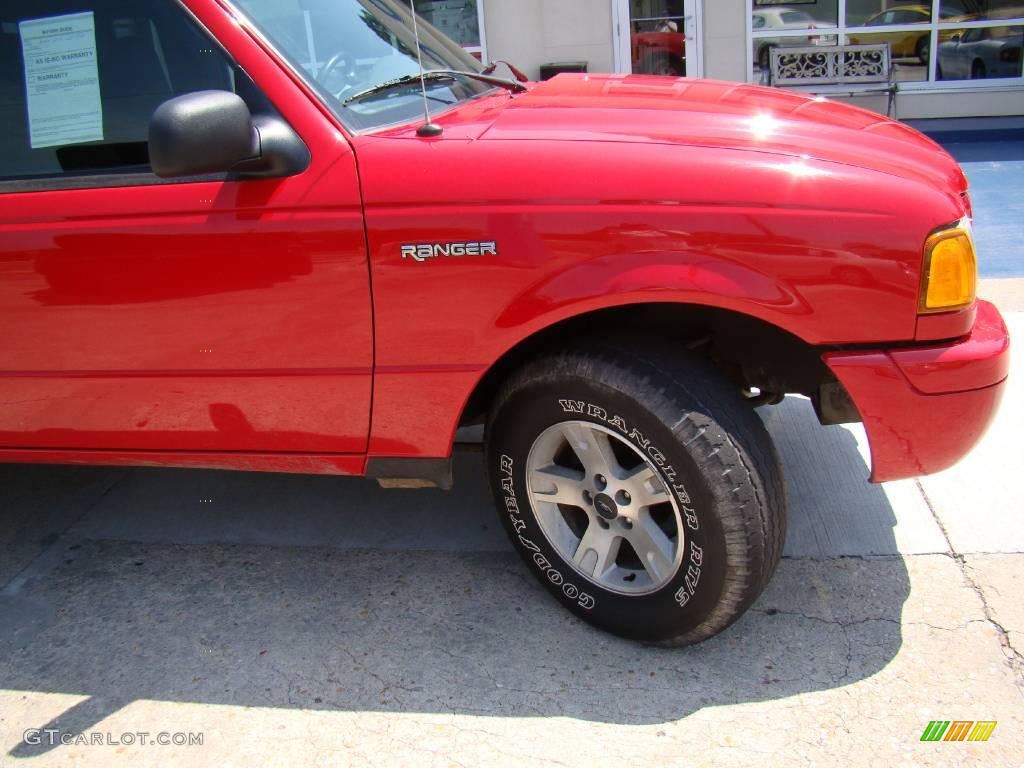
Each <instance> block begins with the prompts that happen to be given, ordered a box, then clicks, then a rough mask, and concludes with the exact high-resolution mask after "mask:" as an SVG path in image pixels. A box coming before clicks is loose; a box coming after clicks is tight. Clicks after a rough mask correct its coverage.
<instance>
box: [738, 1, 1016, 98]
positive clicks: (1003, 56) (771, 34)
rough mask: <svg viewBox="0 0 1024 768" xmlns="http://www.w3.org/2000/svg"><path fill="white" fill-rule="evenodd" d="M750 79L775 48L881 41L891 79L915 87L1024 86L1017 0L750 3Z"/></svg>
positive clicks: (763, 74)
mask: <svg viewBox="0 0 1024 768" xmlns="http://www.w3.org/2000/svg"><path fill="white" fill-rule="evenodd" d="M750 11H751V17H750V18H751V24H750V40H751V47H750V50H751V59H750V60H751V72H750V79H751V81H752V82H766V81H767V69H768V66H769V58H770V51H771V49H772V48H773V47H776V46H818V45H834V44H836V43H837V42H839V43H843V44H846V43H868V44H877V43H888V45H889V50H890V52H891V54H892V61H893V70H894V72H895V77H896V80H897V81H899V82H901V83H907V84H914V83H917V84H919V85H917V86H914V85H911V87H912V88H913V87H917V88H920V89H927V88H930V87H943V86H944V85H948V84H952V83H955V84H956V85H958V86H963V85H965V84H970V85H973V86H978V87H983V86H987V85H1005V84H1024V57H1022V55H1021V49H1022V42H1024V0H918V1H917V2H915V0H789V2H783V1H782V0H752V2H751V4H750Z"/></svg>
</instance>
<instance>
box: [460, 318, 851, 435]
mask: <svg viewBox="0 0 1024 768" xmlns="http://www.w3.org/2000/svg"><path fill="white" fill-rule="evenodd" d="M652 329H654V331H653V332H652ZM635 334H642V344H643V346H653V345H656V344H661V345H664V346H665V348H666V349H668V350H669V351H671V350H672V349H677V350H679V351H680V352H682V351H686V350H689V351H691V352H692V351H694V350H697V351H699V352H701V353H702V354H704V355H706V356H707V357H708V358H709V359H710V360H711V361H712V362H713V363H714V364H715V365H716V367H718V368H719V369H721V370H722V371H723V372H724V373H725V374H726V375H727V376H729V378H730V379H731V380H733V381H734V382H735V383H736V384H737V386H739V387H741V388H750V387H757V388H758V389H760V390H762V392H768V393H774V394H779V395H782V394H785V393H786V392H800V393H803V394H807V395H808V396H811V395H813V394H815V393H816V391H817V388H818V386H819V385H820V384H821V383H822V382H823V381H827V380H831V378H832V376H831V374H830V372H829V370H828V368H827V366H825V365H824V363H823V362H822V359H821V355H822V353H823V351H825V349H824V348H821V347H818V346H815V345H813V344H811V343H809V342H807V341H805V340H804V339H802V338H799V337H798V336H796V335H794V334H792V333H790V332H789V331H787V330H785V329H783V328H781V327H779V326H777V325H774V324H772V323H770V322H768V321H766V320H763V319H760V318H758V317H755V316H754V315H751V314H746V313H743V312H739V311H736V310H732V309H725V308H722V307H716V306H712V305H708V304H697V303H685V302H671V301H659V302H644V303H631V304H618V305H614V306H606V307H601V308H597V309H586V310H582V311H580V312H578V313H576V314H572V315H570V316H568V317H563V318H561V319H559V320H558V321H555V322H552V323H550V324H548V325H545V326H544V327H542V328H540V329H538V330H535V331H534V332H532V333H530V334H529V335H527V336H525V337H523V338H521V339H520V340H519V341H517V342H516V343H515V344H514V345H512V346H511V347H509V348H508V349H507V350H506V351H505V352H504V353H503V354H502V355H501V356H500V357H498V358H497V359H496V360H495V361H494V362H493V363H492V364H491V365H490V366H489V367H488V368H487V369H486V370H485V371H484V372H483V373H482V374H481V376H480V377H479V379H478V380H477V382H476V384H475V386H474V387H473V389H472V391H471V392H470V394H469V396H468V397H467V399H466V401H465V404H464V406H463V408H462V411H461V413H460V417H459V421H458V425H457V426H459V427H465V426H472V425H474V424H480V423H482V422H483V421H484V420H485V419H486V417H487V413H488V411H489V409H490V405H491V403H492V402H493V400H494V397H495V396H496V394H497V392H498V390H499V388H500V387H501V385H502V382H504V381H505V380H506V379H507V377H508V376H510V375H512V374H513V373H514V372H515V371H516V370H517V369H518V368H519V367H520V366H522V365H523V364H525V363H526V362H527V361H529V360H531V359H534V358H535V357H537V356H539V355H543V354H545V353H546V352H548V351H553V350H557V349H559V348H564V347H565V345H567V344H572V343H573V342H579V341H580V340H584V339H585V340H592V339H593V338H596V337H599V336H603V337H605V338H609V339H614V340H615V341H617V342H618V343H620V344H623V343H626V344H629V343H630V336H631V335H635Z"/></svg>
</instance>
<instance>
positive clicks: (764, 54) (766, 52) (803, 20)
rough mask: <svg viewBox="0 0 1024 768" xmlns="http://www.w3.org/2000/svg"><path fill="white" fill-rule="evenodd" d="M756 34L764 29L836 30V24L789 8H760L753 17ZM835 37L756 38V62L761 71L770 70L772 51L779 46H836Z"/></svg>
mask: <svg viewBox="0 0 1024 768" xmlns="http://www.w3.org/2000/svg"><path fill="white" fill-rule="evenodd" d="M751 21H752V26H753V30H754V33H755V34H756V33H757V32H758V31H760V30H764V29H835V28H836V25H835V24H829V23H827V22H822V21H818V20H817V19H815V18H814V17H813V16H811V14H809V13H807V11H800V10H794V9H792V8H789V7H787V6H779V7H777V8H759V9H757V10H755V11H754V13H753V16H752V17H751ZM835 42H836V36H835V35H808V36H807V37H801V36H796V37H761V38H754V61H756V62H757V65H758V66H759V67H760V68H761V69H768V58H769V56H770V55H771V53H770V52H771V49H772V48H773V47H775V46H777V45H796V46H800V45H834V44H835Z"/></svg>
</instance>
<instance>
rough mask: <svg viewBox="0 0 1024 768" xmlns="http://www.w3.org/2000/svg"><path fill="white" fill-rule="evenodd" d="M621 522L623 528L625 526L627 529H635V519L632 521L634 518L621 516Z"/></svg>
mask: <svg viewBox="0 0 1024 768" xmlns="http://www.w3.org/2000/svg"><path fill="white" fill-rule="evenodd" d="M619 524H620V525H621V526H622V527H623V528H625V529H626V530H627V531H631V530H633V521H632V520H630V519H629V518H627V517H620V518H619Z"/></svg>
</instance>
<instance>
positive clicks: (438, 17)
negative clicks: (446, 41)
mask: <svg viewBox="0 0 1024 768" xmlns="http://www.w3.org/2000/svg"><path fill="white" fill-rule="evenodd" d="M415 4H416V12H417V13H418V14H419V15H420V16H421V17H423V18H424V19H426V20H427V21H429V22H430V23H431V24H432V25H433V26H435V27H436V28H437V29H439V30H440V31H441V32H443V33H444V34H445V35H447V36H448V37H450V38H451V39H452V40H454V41H455V42H457V43H458V44H459V45H461V46H462V47H463V48H465V49H466V50H467V51H468V52H469V53H471V54H473V55H474V56H476V58H478V59H483V58H484V57H485V50H486V48H485V45H484V34H483V26H484V25H483V0H415Z"/></svg>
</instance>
